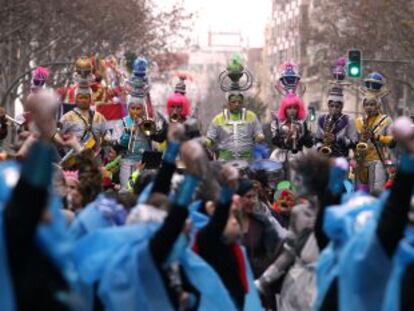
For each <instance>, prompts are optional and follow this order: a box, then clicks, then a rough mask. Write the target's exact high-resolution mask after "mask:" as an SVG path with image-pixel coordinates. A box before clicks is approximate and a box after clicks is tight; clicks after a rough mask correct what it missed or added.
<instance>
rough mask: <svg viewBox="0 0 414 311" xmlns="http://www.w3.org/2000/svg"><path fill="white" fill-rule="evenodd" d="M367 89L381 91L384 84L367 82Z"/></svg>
mask: <svg viewBox="0 0 414 311" xmlns="http://www.w3.org/2000/svg"><path fill="white" fill-rule="evenodd" d="M365 87H366V88H367V89H368V90H374V91H379V90H380V89H381V88H382V83H378V82H372V81H367V82H365Z"/></svg>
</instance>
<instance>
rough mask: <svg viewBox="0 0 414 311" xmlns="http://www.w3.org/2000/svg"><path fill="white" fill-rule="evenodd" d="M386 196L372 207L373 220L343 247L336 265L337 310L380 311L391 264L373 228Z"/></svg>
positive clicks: (369, 220) (375, 225)
mask: <svg viewBox="0 0 414 311" xmlns="http://www.w3.org/2000/svg"><path fill="white" fill-rule="evenodd" d="M387 196H388V193H387V192H386V193H384V195H383V196H382V197H381V198H380V199H379V201H377V203H375V204H374V206H372V210H373V211H374V213H373V217H371V218H370V219H368V221H367V222H366V225H364V226H363V227H362V229H361V230H360V231H358V232H357V233H356V234H355V235H354V236H353V237H352V238H351V239H350V241H349V242H348V243H347V244H346V245H345V246H344V249H343V252H342V255H341V258H340V262H339V283H338V285H339V307H340V310H356V311H357V310H381V306H382V300H383V297H384V294H385V287H386V285H387V281H388V278H389V274H390V271H391V260H390V259H389V257H388V256H387V254H386V253H385V251H384V249H383V248H382V246H381V244H380V242H379V240H378V238H377V235H376V228H377V225H378V221H379V218H380V215H381V212H382V209H383V207H384V205H385V201H386V198H387Z"/></svg>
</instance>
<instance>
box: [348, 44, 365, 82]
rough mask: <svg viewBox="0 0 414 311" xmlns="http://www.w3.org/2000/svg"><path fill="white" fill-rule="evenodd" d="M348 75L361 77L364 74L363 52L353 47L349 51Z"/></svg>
mask: <svg viewBox="0 0 414 311" xmlns="http://www.w3.org/2000/svg"><path fill="white" fill-rule="evenodd" d="M348 76H349V77H351V78H361V76H362V52H361V50H357V49H353V50H349V51H348Z"/></svg>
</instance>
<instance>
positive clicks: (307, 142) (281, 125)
mask: <svg viewBox="0 0 414 311" xmlns="http://www.w3.org/2000/svg"><path fill="white" fill-rule="evenodd" d="M271 130H272V135H273V137H272V142H273V144H274V145H275V146H276V150H275V151H274V152H273V154H272V156H271V158H272V159H274V160H277V161H280V162H286V161H289V160H290V159H291V158H292V156H295V155H296V154H298V153H299V152H300V151H302V150H303V147H307V148H310V147H312V145H313V138H312V134H311V132H310V131H309V129H308V127H307V124H306V111H305V105H304V103H303V101H302V100H301V99H300V98H299V97H298V96H297V95H295V94H294V93H289V94H288V95H286V96H285V97H284V98H283V99H282V102H281V103H280V106H279V109H278V112H277V118H276V119H275V120H273V121H272V123H271Z"/></svg>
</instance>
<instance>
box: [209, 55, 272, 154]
mask: <svg viewBox="0 0 414 311" xmlns="http://www.w3.org/2000/svg"><path fill="white" fill-rule="evenodd" d="M243 76H246V79H247V80H246V81H245V82H244V83H243V84H242V85H240V83H239V82H240V79H241V78H242V77H243ZM252 79H253V77H252V75H251V73H250V72H249V71H247V70H246V69H244V67H243V65H242V64H241V61H240V58H238V57H233V59H232V61H231V63H230V65H229V66H228V67H227V70H226V71H224V72H222V73H221V74H220V77H219V80H220V87H221V89H222V90H223V91H225V92H228V95H227V107H226V108H225V109H224V111H223V112H220V113H219V114H217V115H216V116H215V117H214V118H213V120H212V122H211V124H210V127H209V129H208V131H207V145H208V146H209V147H212V146H215V147H216V149H217V150H218V159H219V160H224V161H229V160H247V161H250V160H252V159H253V148H254V146H255V144H256V143H261V142H263V141H264V136H263V131H262V126H261V124H260V122H259V120H258V118H257V116H256V114H255V113H254V112H253V111H250V110H247V109H246V108H245V107H243V106H244V95H243V94H242V91H246V90H248V89H249V88H250V87H251V86H252V82H253V81H252ZM229 82H230V85H226V83H229Z"/></svg>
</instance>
